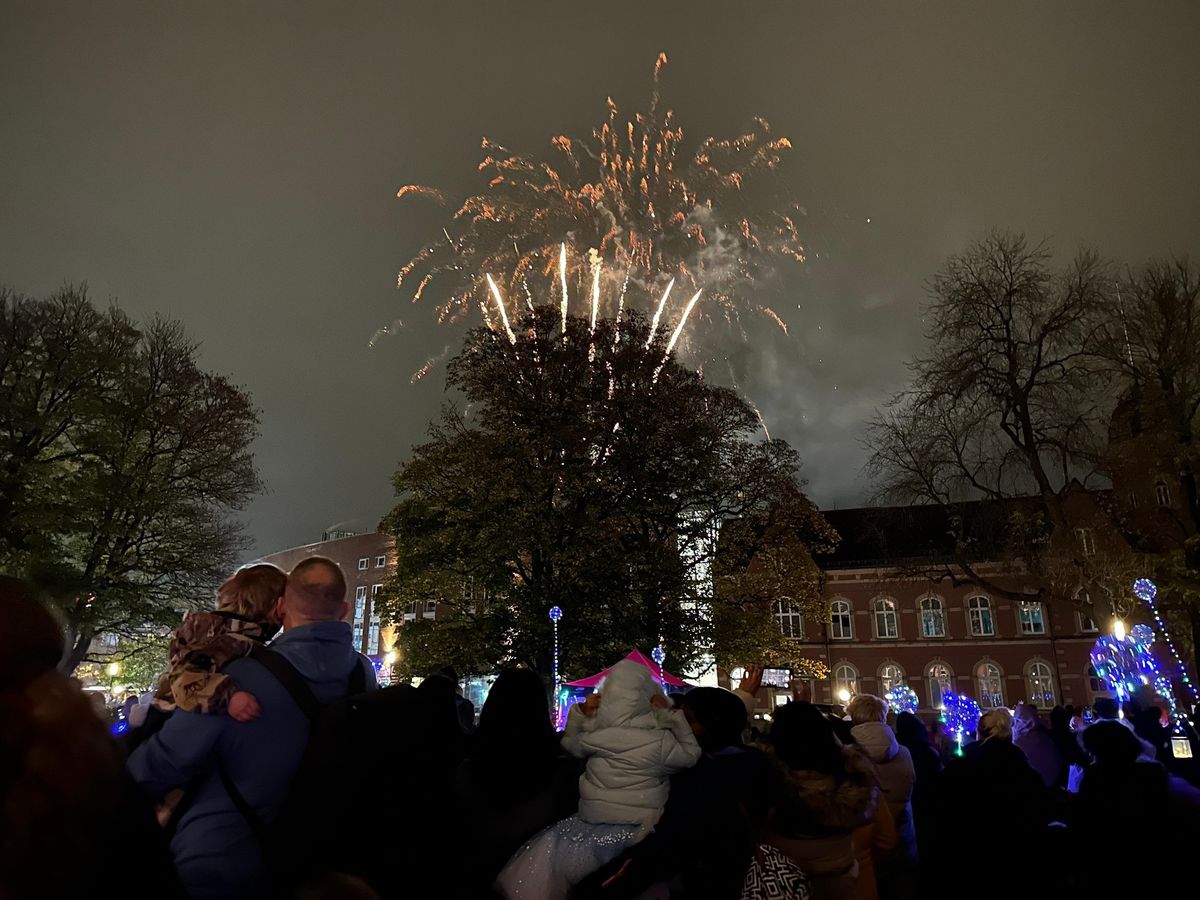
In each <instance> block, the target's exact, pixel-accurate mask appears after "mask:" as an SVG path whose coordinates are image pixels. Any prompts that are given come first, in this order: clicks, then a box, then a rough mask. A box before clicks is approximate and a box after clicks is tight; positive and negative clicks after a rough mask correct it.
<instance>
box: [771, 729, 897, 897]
mask: <svg viewBox="0 0 1200 900" xmlns="http://www.w3.org/2000/svg"><path fill="white" fill-rule="evenodd" d="M842 753H843V756H844V758H845V764H846V777H845V778H843V779H841V780H840V781H839V780H838V779H836V778H835V777H834V776H832V775H826V774H825V773H823V772H814V771H809V770H806V769H791V768H789V767H788V766H787V764H786V763H784V762H783V761H782V760H780V759H779V758H778V757H776V756H774V754H772V753H768V756H769V757H770V758H771V759H772V761H773V762H774V764H775V766H776V768H777V770H778V772H779V774H780V776H781V782H782V786H781V791H780V797H779V802H778V805H777V808H776V810H775V813H774V815H773V816H772V818H771V822H770V824H769V826H768V842H769V843H770V844H772V845H773V846H775V847H777V848H778V849H780V850H782V851H783V852H784V853H786V854H787V855H788V856H789V857H791V858H792V859H793V860H794V861H795V862H796V864H797V865H799V866H800V868H801V869H803V870H804V872H805V874H806V875H808V876H809V877H810V878H811V879H813V891H814V896H815V897H819V898H827V897H828V898H833V897H837V898H842V897H846V898H855V897H857V887H856V885H855V881H856V878H857V875H858V865H857V863H856V860H855V849H854V840H853V834H854V831H855V830H856V829H859V828H862V827H863V826H864V825H867V824H869V823H870V821H871V819H872V817H873V816H874V815H875V810H876V807H877V806H878V805H879V796H880V790H879V787H878V786H877V783H876V776H875V772H874V766H873V765H872V764H871V761H870V760H869V759H867V757H866V754H864V753H863V752H862V751H861V750H859V749H858V748H856V747H844V748H843V749H842Z"/></svg>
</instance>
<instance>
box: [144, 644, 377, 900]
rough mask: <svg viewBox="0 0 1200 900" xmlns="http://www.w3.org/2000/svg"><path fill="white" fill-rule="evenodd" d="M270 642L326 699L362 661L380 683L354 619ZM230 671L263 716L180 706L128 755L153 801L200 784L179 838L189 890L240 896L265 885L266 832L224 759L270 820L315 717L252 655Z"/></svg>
mask: <svg viewBox="0 0 1200 900" xmlns="http://www.w3.org/2000/svg"><path fill="white" fill-rule="evenodd" d="M271 649H272V650H274V651H276V652H278V653H279V654H280V655H281V656H284V657H285V658H286V659H287V660H288V662H290V663H291V664H292V665H293V666H295V667H296V669H298V670H299V672H300V674H301V675H303V676H304V677H305V679H306V680H307V681H308V683H309V686H310V687H311V688H312V691H313V694H315V695H316V698H317V699H318V700H320V701H321V702H322V703H332V702H335V701H337V700H339V699H341V698H342V697H345V696H346V692H347V691H348V690H349V685H350V673H351V671H352V670H353V669H354V667H355V666H359V665H361V666H364V667H365V671H366V676H367V684H368V687H369V688H374V687H375V673H374V670H373V668H372V667H371V665H370V662H369V661H367V660H366V659H365V657H363V656H360V655H359V654H358V653H357V652H355V650H354V648H353V646H352V645H351V639H350V625H349V624H348V623H346V622H315V623H313V624H310V625H302V626H299V627H297V628H291V629H288V630H287V631H285V632H283V634H281V635H280V636H279V637H278V638H276V639H275V640H274V641H273V642H272V643H271ZM225 671H226V672H227V673H228V674H229V675H230V676H231V677H232V678H233V679H234V680H236V682H237V683H238V685H239V686H240V687H241V689H242V690H244V691H248V692H250V693H251V694H253V695H254V696H255V698H257V700H258V703H259V705H260V706H261V707H262V716H261V717H260V718H258V719H256V720H254V721H253V722H238V721H236V720H235V719H233V718H231V717H230V716H227V715H203V714H201V713H194V712H187V711H184V710H176V711H175V712H174V713H173V714H172V715H171V717H170V718H169V719H168V720H167V721H166V723H165V724H164V725H163V727H162V729H161V730H160V731H159V732H158V733H157V734H155V735H154V736H153V737H151V738H150V739H149V740H147V741H146V742H145V743H143V744H142V745H141V746H140V747H138V749H137V750H136V751H134V753H133V754H132V755H131V756H130V758H129V762H128V768H129V773H130V774H131V775H132V776H133V779H134V781H135V782H137V784H138V785H139V786H140V787H141V789H142V791H143V792H144V793H145V794H147V795H148V796H149V797H150V798H151V799H154V800H158V799H160V798H162V797H163V796H164V795H165V794H166V793H167V792H168V791H170V790H171V789H173V788H178V787H187V786H188V785H190V784H193V783H195V786H196V794H195V799H194V800H193V801H192V803H191V804H190V805H189V806H188V808H187V809H186V810H185V811H184V812H183V814H182V816H181V817H180V820H179V824H178V826H177V829H176V831H175V837H174V839H173V840H172V842H171V852H172V855H173V856H174V858H175V865H176V868H177V870H178V872H179V877H180V881H182V882H183V886H184V890H185V891H186V892H187V895H188V896H189V897H190V898H210V897H211V898H218V897H220V898H229V900H233V898H242V897H260V896H264V895H265V893H266V892H267V891H265V889H264V885H263V879H264V878H265V874H266V873H265V870H264V867H263V861H262V853H261V849H260V847H259V846H258V841H257V840H256V838H255V836H254V833H253V831H252V830H251V827H250V825H249V824H248V823H247V822H246V820H245V818H244V817H243V816H242V814H241V813H240V812H238V810H237V807H235V806H234V804H233V801H232V800H231V799H230V797H229V794H228V793H227V792H226V790H225V787H224V785H223V784H222V783H221V777H220V774H219V772H218V770H217V766H218V763H220V764H221V765H223V766H224V767H225V769H226V771H227V772H228V773H229V776H230V778H231V779H232V780H233V782H234V784H236V785H237V787H238V790H239V791H240V792H241V794H242V796H243V797H245V799H246V802H247V803H249V804H250V806H251V807H252V808H253V809H254V811H255V812H256V813H257V814H258V816H259V818H260V819H261V820H263V821H264V822H271V821H272V820H274V818H275V817H276V816H277V815H278V813H279V810H280V808H281V806H282V805H283V802H284V800H285V799H286V798H287V792H288V789H289V787H290V786H291V782H292V779H293V778H294V776H295V774H296V772H297V771H298V769H299V767H300V761H301V758H302V757H303V755H304V750H305V746H306V744H307V742H308V732H309V723H308V720H307V719H306V718H305V716H304V713H303V712H301V711H300V708H299V707H298V706H296V703H295V701H294V700H292V698H291V696H290V695H289V694H288V692H287V689H286V688H285V687H284V686H283V685H282V684H281V683H280V682H279V681H278V680H277V679H276V678H275V676H273V675H272V674H271V673H270V672H268V671H267V670H266V669H265V668H264V667H263V666H262V665H260V664H259V663H258V662H255V661H254V660H252V659H238V660H234V661H233V662H231V663H230V664H229V665H228V667H227V668H226V670H225Z"/></svg>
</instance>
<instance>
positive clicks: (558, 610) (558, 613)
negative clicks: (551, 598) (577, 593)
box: [550, 606, 562, 622]
mask: <svg viewBox="0 0 1200 900" xmlns="http://www.w3.org/2000/svg"><path fill="white" fill-rule="evenodd" d="M561 618H562V607H560V606H552V607H550V621H551V622H557V621H558V620H559V619H561Z"/></svg>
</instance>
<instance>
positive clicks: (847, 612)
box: [829, 600, 854, 641]
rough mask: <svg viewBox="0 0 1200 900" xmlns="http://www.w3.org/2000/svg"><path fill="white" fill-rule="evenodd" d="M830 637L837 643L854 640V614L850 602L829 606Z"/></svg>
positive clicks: (844, 601) (839, 601)
mask: <svg viewBox="0 0 1200 900" xmlns="http://www.w3.org/2000/svg"><path fill="white" fill-rule="evenodd" d="M829 636H830V637H831V638H833V639H834V640H835V641H852V640H854V612H853V610H851V608H850V601H849V600H834V601H833V602H832V603H830V604H829Z"/></svg>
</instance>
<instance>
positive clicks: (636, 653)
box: [567, 650, 688, 688]
mask: <svg viewBox="0 0 1200 900" xmlns="http://www.w3.org/2000/svg"><path fill="white" fill-rule="evenodd" d="M625 658H626V659H631V660H633V661H634V662H635V663H637V664H638V665H639V666H645V667H646V668H647V669H649V670H650V671H651V672H652V673H653V674H654V677H655V678H656V679H657V678H658V666H657V665H656V664H655V662H654V660H652V659H651V658H650V657H648V656H647V655H646V654H645V653H643V652H642V651H641V650H630V651H629V655H628V656H626V657H625ZM611 670H612V666H609V667H608V668H607V669H605V670H604V671H603V672H597V673H596V674H595V675H592V676H590V677H588V678H581V679H579V680H578V681H568V682H567V687H590V688H594V687H595V686H596V685H598V684H599V683H600V682H601V681H602V680H603V678H604V676H605V675H607V674H608V673H609V672H610V671H611ZM663 681H665V682H666V683H667V684H669V685H671V686H672V687H687V686H688V683H687V682H686V681H684V680H683V679H681V678H676V677H675V676H674V675H672V674H671V673H670V672H668V671H666V670H665V669H664V670H663Z"/></svg>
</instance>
